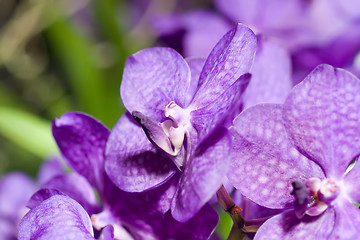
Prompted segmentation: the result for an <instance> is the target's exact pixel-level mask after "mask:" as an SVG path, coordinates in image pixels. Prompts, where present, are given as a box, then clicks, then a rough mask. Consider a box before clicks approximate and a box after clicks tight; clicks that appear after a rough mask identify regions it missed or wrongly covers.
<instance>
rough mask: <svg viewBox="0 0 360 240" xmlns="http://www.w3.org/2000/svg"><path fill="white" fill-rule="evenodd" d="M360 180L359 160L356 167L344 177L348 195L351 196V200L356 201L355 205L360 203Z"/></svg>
mask: <svg viewBox="0 0 360 240" xmlns="http://www.w3.org/2000/svg"><path fill="white" fill-rule="evenodd" d="M359 180H360V162H359V160H357V162H356V163H355V166H354V167H353V168H352V169H351V170H350V172H348V173H347V174H346V175H345V177H344V186H345V191H346V194H348V195H349V197H350V199H351V200H352V201H354V203H360V191H359Z"/></svg>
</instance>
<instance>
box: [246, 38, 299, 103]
mask: <svg viewBox="0 0 360 240" xmlns="http://www.w3.org/2000/svg"><path fill="white" fill-rule="evenodd" d="M291 87H292V80H291V60H290V55H289V53H288V52H287V51H286V49H285V48H283V47H282V46H280V45H279V44H277V43H275V42H274V41H271V40H269V39H265V38H259V41H258V49H257V51H256V55H255V61H254V65H253V68H252V70H251V81H250V83H249V86H248V87H247V88H246V90H245V92H244V95H243V101H244V108H248V107H250V106H253V105H255V104H257V103H284V102H285V99H286V97H287V96H288V94H289V92H290V90H291Z"/></svg>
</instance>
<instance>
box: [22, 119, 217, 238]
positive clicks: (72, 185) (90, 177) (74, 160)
mask: <svg viewBox="0 0 360 240" xmlns="http://www.w3.org/2000/svg"><path fill="white" fill-rule="evenodd" d="M128 117H129V116H127V115H124V117H123V118H122V119H130V118H128ZM125 121H126V120H125ZM120 129H122V130H124V131H130V132H128V133H129V134H130V133H131V130H132V129H131V128H130V129H129V128H127V125H122V127H121V128H120ZM109 133H110V131H109V130H108V129H107V128H106V127H105V126H103V125H102V124H101V123H100V122H98V121H97V120H96V119H94V118H92V117H90V116H88V115H85V114H82V113H76V112H71V113H67V114H64V115H63V116H62V117H61V118H59V119H56V120H54V122H53V134H54V137H55V139H56V142H57V143H58V146H59V148H60V150H61V152H62V155H63V157H64V159H65V160H66V161H67V163H68V164H69V166H70V167H71V168H72V169H73V170H75V171H77V172H78V173H80V174H81V175H82V176H83V177H85V178H77V177H76V178H74V176H77V175H74V174H75V173H72V174H66V175H62V176H58V177H56V178H55V179H52V180H50V181H49V182H48V184H46V186H45V187H46V188H45V189H42V190H40V191H38V192H37V193H36V194H35V195H34V196H33V197H32V198H31V200H30V202H29V204H28V205H29V207H31V208H32V210H31V211H30V212H29V213H28V214H27V215H26V216H25V217H24V219H23V220H22V223H21V225H20V230H19V236H20V238H19V239H29V238H31V237H29V236H38V235H44V238H47V239H54V238H56V237H58V236H59V235H61V236H62V237H63V238H65V239H79V238H81V239H83V238H85V239H94V236H97V235H98V233H99V231H101V232H100V233H101V236H99V238H98V239H113V238H114V237H115V238H116V239H154V240H155V239H169V238H171V239H207V238H208V237H209V236H210V234H211V233H212V231H213V230H214V228H215V226H216V224H217V221H218V216H217V214H216V212H215V211H214V210H213V209H212V208H211V207H209V206H204V207H203V209H202V210H201V211H200V213H199V214H198V215H196V216H195V217H194V218H193V219H191V220H190V221H189V222H188V223H186V224H184V223H179V222H176V221H175V220H174V219H173V218H172V217H171V215H170V213H169V212H168V210H169V208H170V199H171V196H172V195H173V194H174V192H175V184H176V183H177V181H178V177H177V176H174V178H173V179H172V180H171V181H168V182H167V183H166V184H163V185H162V186H160V187H158V188H156V189H154V190H152V191H147V192H144V193H127V192H124V191H121V190H119V189H118V188H117V187H116V186H115V185H114V184H112V182H111V181H110V180H109V179H108V177H107V175H106V173H105V171H104V159H105V145H106V142H107V138H108V137H109ZM121 137H123V138H124V137H126V135H122V136H121ZM128 144H131V142H128ZM144 155H146V153H144ZM151 157H153V155H151V154H150V158H151ZM81 179H84V180H85V181H86V182H83V181H82V180H81ZM87 181H89V182H90V183H91V184H92V185H93V186H94V187H95V189H96V190H97V192H98V193H99V197H100V199H101V209H97V208H91V206H94V202H93V197H92V196H93V195H94V193H93V191H92V189H91V188H89V187H88V185H89V183H87ZM68 196H70V197H71V198H69V197H68ZM73 199H75V200H76V201H74V200H73ZM95 207H96V205H95ZM95 211H97V212H95ZM164 215H165V216H164ZM90 216H91V217H90ZM190 226H191V227H190ZM64 228H66V229H67V231H65V232H64ZM94 230H95V231H94Z"/></svg>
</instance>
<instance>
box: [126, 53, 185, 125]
mask: <svg viewBox="0 0 360 240" xmlns="http://www.w3.org/2000/svg"><path fill="white" fill-rule="evenodd" d="M189 86H190V69H189V66H188V65H187V63H186V61H185V60H184V59H183V57H182V56H181V55H180V54H179V53H177V52H176V51H175V50H173V49H170V48H160V47H155V48H149V49H144V50H141V51H139V52H137V53H135V54H134V55H131V56H130V57H129V58H128V59H127V61H126V64H125V68H124V75H123V79H122V82H121V88H120V92H121V98H122V100H123V102H124V105H125V107H126V109H127V110H128V111H129V112H133V111H139V112H142V113H143V114H144V115H146V116H149V117H151V118H153V119H154V120H156V121H158V122H161V121H162V120H163V119H164V118H165V114H164V109H165V106H166V105H167V104H168V103H170V102H171V101H175V102H176V104H178V105H179V106H181V107H182V108H184V107H185V99H186V95H187V91H188V89H189Z"/></svg>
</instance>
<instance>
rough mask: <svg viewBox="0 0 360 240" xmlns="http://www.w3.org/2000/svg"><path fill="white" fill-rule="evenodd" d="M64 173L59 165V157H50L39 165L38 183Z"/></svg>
mask: <svg viewBox="0 0 360 240" xmlns="http://www.w3.org/2000/svg"><path fill="white" fill-rule="evenodd" d="M64 173H65V170H64V168H63V167H62V166H61V163H60V159H59V158H58V157H51V158H49V159H47V160H46V161H45V162H44V163H43V164H42V165H41V168H40V170H39V172H38V177H37V181H38V184H40V185H41V184H44V183H45V182H47V181H49V180H50V179H51V178H53V177H55V176H57V175H61V174H64Z"/></svg>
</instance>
